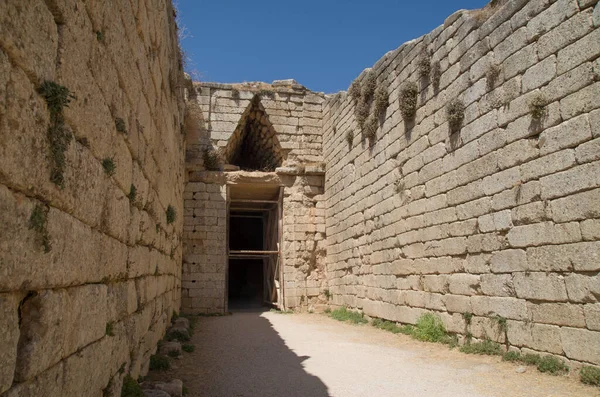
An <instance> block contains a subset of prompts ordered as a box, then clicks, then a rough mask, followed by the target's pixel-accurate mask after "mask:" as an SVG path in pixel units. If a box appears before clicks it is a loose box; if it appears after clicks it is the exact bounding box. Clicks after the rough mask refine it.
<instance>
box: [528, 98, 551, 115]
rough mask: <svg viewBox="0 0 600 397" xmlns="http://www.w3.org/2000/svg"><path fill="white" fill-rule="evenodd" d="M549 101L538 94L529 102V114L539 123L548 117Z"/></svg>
mask: <svg viewBox="0 0 600 397" xmlns="http://www.w3.org/2000/svg"><path fill="white" fill-rule="evenodd" d="M546 106H547V101H546V98H544V96H543V95H541V94H538V95H536V96H534V97H533V98H532V99H531V101H529V112H530V113H531V118H532V119H533V120H536V121H539V120H542V119H543V118H544V117H545V116H546Z"/></svg>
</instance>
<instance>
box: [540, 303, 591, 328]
mask: <svg viewBox="0 0 600 397" xmlns="http://www.w3.org/2000/svg"><path fill="white" fill-rule="evenodd" d="M529 310H530V311H531V313H532V316H533V317H532V318H533V322H535V323H544V324H555V325H561V326H562V325H565V326H569V327H578V328H584V327H585V318H584V316H583V308H582V307H581V306H579V305H573V304H570V303H542V304H530V306H529Z"/></svg>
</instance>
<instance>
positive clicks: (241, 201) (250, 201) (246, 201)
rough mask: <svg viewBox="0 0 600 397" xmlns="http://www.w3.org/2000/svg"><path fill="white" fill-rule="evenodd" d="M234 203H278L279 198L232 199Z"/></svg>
mask: <svg viewBox="0 0 600 397" xmlns="http://www.w3.org/2000/svg"><path fill="white" fill-rule="evenodd" d="M231 202H232V203H252V204H277V203H279V201H277V200H243V199H238V200H235V199H232V200H231Z"/></svg>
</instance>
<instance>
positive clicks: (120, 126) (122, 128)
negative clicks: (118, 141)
mask: <svg viewBox="0 0 600 397" xmlns="http://www.w3.org/2000/svg"><path fill="white" fill-rule="evenodd" d="M115 127H116V128H117V131H118V132H120V133H122V134H127V126H126V125H125V120H123V119H122V118H120V117H117V118H116V119H115Z"/></svg>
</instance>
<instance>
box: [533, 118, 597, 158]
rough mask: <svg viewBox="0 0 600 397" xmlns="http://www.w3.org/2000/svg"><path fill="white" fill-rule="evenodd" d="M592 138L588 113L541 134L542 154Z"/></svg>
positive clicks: (573, 145)
mask: <svg viewBox="0 0 600 397" xmlns="http://www.w3.org/2000/svg"><path fill="white" fill-rule="evenodd" d="M590 139H592V133H591V130H590V124H589V120H588V115H587V114H584V115H581V116H579V117H576V118H574V119H571V120H568V121H566V122H564V123H562V124H560V125H559V126H557V127H553V128H549V129H548V130H546V131H544V132H543V133H542V134H541V135H540V140H539V146H540V155H542V156H544V155H546V154H548V153H552V152H555V151H557V150H560V149H564V148H568V147H575V146H577V145H578V144H580V143H582V142H585V141H588V140H590Z"/></svg>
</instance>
